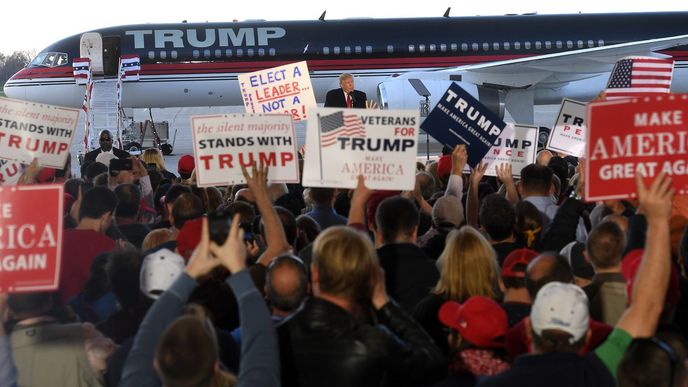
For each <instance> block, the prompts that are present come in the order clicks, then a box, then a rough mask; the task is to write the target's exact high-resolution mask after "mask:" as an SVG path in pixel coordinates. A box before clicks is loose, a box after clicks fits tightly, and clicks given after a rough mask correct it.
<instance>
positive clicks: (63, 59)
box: [55, 52, 68, 66]
mask: <svg viewBox="0 0 688 387" xmlns="http://www.w3.org/2000/svg"><path fill="white" fill-rule="evenodd" d="M67 62H68V61H67V54H65V53H63V52H61V53H58V54H57V58H55V66H62V65H65V64H67Z"/></svg>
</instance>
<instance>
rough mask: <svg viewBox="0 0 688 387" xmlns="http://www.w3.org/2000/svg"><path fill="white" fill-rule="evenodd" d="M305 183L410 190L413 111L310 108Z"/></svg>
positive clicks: (412, 183)
mask: <svg viewBox="0 0 688 387" xmlns="http://www.w3.org/2000/svg"><path fill="white" fill-rule="evenodd" d="M310 115H311V119H309V120H308V127H307V131H306V160H305V163H304V171H303V182H302V184H303V185H304V186H306V187H332V188H355V187H356V183H357V181H356V179H357V177H358V175H363V176H364V177H365V179H366V186H367V187H368V188H371V189H387V190H412V189H413V187H414V186H415V181H416V153H417V148H418V121H419V117H418V111H414V110H374V109H370V110H361V109H353V110H352V109H337V108H315V109H310Z"/></svg>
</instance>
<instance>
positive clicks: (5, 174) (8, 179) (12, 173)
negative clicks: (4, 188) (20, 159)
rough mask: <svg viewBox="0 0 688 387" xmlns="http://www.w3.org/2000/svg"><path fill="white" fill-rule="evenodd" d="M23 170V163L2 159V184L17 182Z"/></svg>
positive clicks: (0, 177)
mask: <svg viewBox="0 0 688 387" xmlns="http://www.w3.org/2000/svg"><path fill="white" fill-rule="evenodd" d="M22 172H23V168H22V165H21V164H19V163H17V162H14V161H9V160H1V159H0V185H14V184H17V181H19V178H20V177H21V175H22Z"/></svg>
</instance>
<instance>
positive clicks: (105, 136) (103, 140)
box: [84, 130, 130, 161]
mask: <svg viewBox="0 0 688 387" xmlns="http://www.w3.org/2000/svg"><path fill="white" fill-rule="evenodd" d="M98 142H100V148H98V149H94V150H92V151H90V152H88V153H86V155H84V161H87V160H91V161H96V157H98V155H99V154H100V153H102V152H112V153H113V154H114V155H115V157H117V158H120V159H128V158H129V157H130V155H129V152H126V151H123V150H121V149H117V148H113V147H112V134H111V133H110V131H109V130H103V131H102V132H100V136H99V138H98Z"/></svg>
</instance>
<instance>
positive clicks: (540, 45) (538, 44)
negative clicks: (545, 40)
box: [535, 40, 542, 50]
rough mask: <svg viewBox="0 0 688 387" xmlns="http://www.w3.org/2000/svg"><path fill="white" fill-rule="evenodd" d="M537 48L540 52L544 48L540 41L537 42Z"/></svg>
mask: <svg viewBox="0 0 688 387" xmlns="http://www.w3.org/2000/svg"><path fill="white" fill-rule="evenodd" d="M535 48H536V49H538V50H539V49H541V48H542V43H540V41H539V40H538V41H536V42H535Z"/></svg>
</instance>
